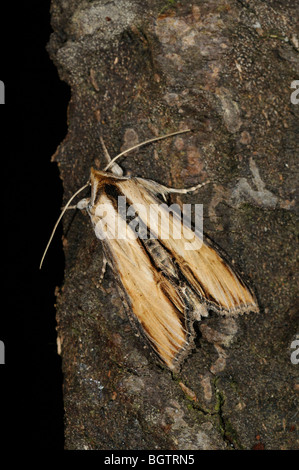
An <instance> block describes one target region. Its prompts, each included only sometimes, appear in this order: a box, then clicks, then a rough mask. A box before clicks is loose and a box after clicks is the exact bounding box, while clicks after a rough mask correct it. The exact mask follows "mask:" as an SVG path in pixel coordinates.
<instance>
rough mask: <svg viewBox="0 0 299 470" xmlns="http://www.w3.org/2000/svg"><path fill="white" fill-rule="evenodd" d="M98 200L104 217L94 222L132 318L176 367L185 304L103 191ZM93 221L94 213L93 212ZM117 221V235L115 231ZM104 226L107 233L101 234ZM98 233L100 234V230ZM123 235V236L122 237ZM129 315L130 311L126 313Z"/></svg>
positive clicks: (184, 332) (183, 330) (183, 337)
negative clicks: (104, 213) (154, 264)
mask: <svg viewBox="0 0 299 470" xmlns="http://www.w3.org/2000/svg"><path fill="white" fill-rule="evenodd" d="M99 203H100V205H101V206H102V207H103V204H105V205H106V206H105V207H106V209H105V210H106V215H107V216H106V217H105V220H103V219H102V220H101V223H99V221H97V222H96V223H94V225H95V232H96V235H97V236H98V238H101V239H103V243H104V246H105V249H106V250H107V251H108V256H107V257H108V258H109V259H110V261H111V264H113V270H116V271H117V274H118V276H119V280H120V281H121V284H122V287H123V291H124V294H125V296H126V300H127V302H128V304H129V307H130V309H129V310H131V312H132V313H133V317H132V316H131V319H133V321H134V322H135V323H136V322H137V324H138V326H139V328H140V330H141V331H142V332H143V333H144V334H145V336H146V337H147V339H148V341H149V342H150V344H151V346H152V347H153V349H154V350H155V351H156V352H157V354H158V355H159V356H160V357H161V359H162V360H163V361H164V362H165V363H166V365H167V366H168V367H169V368H170V369H175V367H176V361H177V359H178V356H179V355H180V353H181V352H182V351H183V350H184V348H186V347H187V346H188V339H189V333H188V331H187V328H188V327H187V325H186V314H185V308H186V307H185V305H184V302H183V300H182V298H181V297H180V294H179V293H178V291H177V289H176V288H175V286H174V285H172V283H171V282H170V280H169V279H166V278H165V277H164V276H163V275H162V274H161V273H160V272H158V270H156V269H155V268H154V267H153V265H152V263H151V260H150V258H149V256H148V254H147V252H146V250H145V249H144V247H143V245H142V243H141V241H140V240H139V239H138V238H135V236H134V234H133V231H132V229H130V227H128V225H127V223H126V221H125V220H124V219H123V218H122V217H121V216H120V215H119V214H118V211H117V210H116V208H115V207H114V205H113V204H112V202H111V200H110V199H109V197H107V196H106V195H105V193H103V194H102V195H101V196H100V198H99ZM94 217H95V219H94V222H95V220H96V214H95V216H94ZM115 222H116V223H117V232H118V233H117V235H121V237H119V236H115V233H113V231H114V230H115V225H114V224H115ZM103 229H104V230H105V233H106V234H107V235H106V237H103V232H102V231H103ZM100 232H101V233H100ZM124 235H125V236H124ZM129 315H130V313H129Z"/></svg>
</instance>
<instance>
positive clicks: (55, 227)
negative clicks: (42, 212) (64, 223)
mask: <svg viewBox="0 0 299 470" xmlns="http://www.w3.org/2000/svg"><path fill="white" fill-rule="evenodd" d="M88 186H89V182H88V183H86V184H85V185H84V186H82V188H80V189H78V191H76V192H75V193H74V194H73V195H72V196H71V197H70V199H69V200H68V202H67V203H66V205H65V206H64V208H63V209H62V211H61V214H60V216H59V217H58V219H57V221H56V224H55V225H54V228H53V230H52V233H51V236H50V238H49V241H48V243H47V246H46V248H45V251H44V253H43V256H42V259H41V262H40V265H39V269H41V267H42V265H43V262H44V259H45V256H46V254H47V251H48V248H49V246H50V244H51V241H52V239H53V237H54V234H55V232H56V229H57V227H58V224H59V222H60V221H61V219H62V217H63V216H64V214H65V212H66V210H67V209H68V208H69V205H70V204H71V202H72V200H73V199H74V198H75V197H76V196H77V195H78V194H79V193H81V191H83V189H85V188H87V187H88ZM72 208H73V207H72Z"/></svg>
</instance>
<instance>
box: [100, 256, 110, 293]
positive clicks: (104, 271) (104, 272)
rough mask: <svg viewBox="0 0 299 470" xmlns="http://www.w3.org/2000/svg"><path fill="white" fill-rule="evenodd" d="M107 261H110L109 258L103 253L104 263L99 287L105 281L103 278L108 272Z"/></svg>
mask: <svg viewBox="0 0 299 470" xmlns="http://www.w3.org/2000/svg"><path fill="white" fill-rule="evenodd" d="M107 263H108V260H107V258H106V256H105V255H103V265H102V271H101V274H100V278H99V281H98V284H97V287H100V285H101V284H102V282H103V279H104V277H105V274H106V269H107Z"/></svg>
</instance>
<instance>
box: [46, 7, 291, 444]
mask: <svg viewBox="0 0 299 470" xmlns="http://www.w3.org/2000/svg"><path fill="white" fill-rule="evenodd" d="M295 4H296V2H294V1H288V0H284V1H282V0H281V1H279V0H276V1H275V0H269V1H268V2H264V1H262V0H251V1H249V0H247V1H246V0H239V1H237V0H220V1H219V0H208V1H200V0H193V1H192V2H189V1H188V2H187V1H185V0H182V1H181V2H176V1H175V0H172V1H170V0H164V1H162V0H151V1H144V0H142V1H141V0H139V1H138V0H118V1H106V0H102V1H87V0H52V6H51V15H52V27H53V31H54V32H53V34H52V36H51V38H50V42H49V45H48V50H49V53H50V56H51V58H52V60H53V61H54V63H55V64H56V66H57V68H58V71H59V74H60V76H61V79H62V80H65V81H66V82H67V83H68V84H69V85H70V87H71V91H72V97H71V101H70V104H69V110H68V121H69V122H68V125H69V129H68V134H67V136H66V138H65V140H64V141H63V142H62V143H61V144H60V145H59V147H58V149H57V152H56V154H55V155H54V157H53V161H55V162H57V163H58V166H59V169H60V175H61V179H62V181H63V185H64V189H65V201H66V200H67V199H68V198H69V197H70V195H71V194H72V193H73V192H74V191H75V190H77V189H78V188H79V187H80V186H82V185H83V184H85V182H86V181H87V180H88V177H89V170H90V167H91V166H92V165H93V166H95V167H96V168H103V165H104V159H103V157H102V151H101V148H100V142H99V136H100V133H101V132H102V134H103V137H104V140H105V143H106V145H107V147H108V149H109V152H110V154H111V155H112V156H114V155H116V154H117V153H119V151H120V149H122V148H124V145H126V146H130V145H132V144H134V143H136V141H139V142H141V141H143V140H146V139H148V138H151V137H154V136H156V135H162V134H166V133H168V132H172V131H175V130H178V129H183V128H185V127H191V128H193V129H195V132H194V133H193V134H189V135H188V134H186V135H181V136H178V137H176V138H174V139H170V140H167V141H162V142H161V143H157V144H155V145H154V146H149V147H145V148H143V149H140V150H139V151H138V152H135V153H133V154H132V155H130V157H128V158H127V159H124V160H123V161H122V162H121V166H122V167H123V168H124V169H125V171H126V173H127V174H128V173H129V174H130V173H131V174H135V175H138V176H143V177H146V178H151V179H153V180H156V181H158V182H160V183H163V184H166V185H169V186H176V187H188V186H189V185H194V184H196V183H198V182H200V181H205V180H207V179H208V178H209V179H210V180H212V182H213V183H212V184H210V185H206V186H205V187H204V188H203V189H202V190H201V191H200V192H199V193H197V194H192V195H189V196H185V197H184V198H180V200H181V201H184V202H185V203H187V202H188V203H203V204H204V215H205V218H204V230H205V232H206V233H208V234H209V235H210V237H211V238H213V239H214V240H215V242H217V243H218V244H219V245H220V246H221V247H222V248H223V249H224V250H225V251H226V252H227V253H228V255H229V257H230V258H231V259H232V260H233V261H234V262H235V263H236V265H237V266H239V267H240V268H241V269H240V270H241V272H243V273H244V275H245V278H247V279H248V280H249V283H250V285H251V286H252V287H253V288H254V289H255V291H256V294H257V296H258V299H259V304H260V308H261V312H260V313H259V314H249V315H246V316H244V317H242V318H238V319H224V318H221V317H219V316H217V315H215V314H212V315H211V316H210V317H208V318H207V319H205V320H204V321H202V322H201V323H200V324H199V325H198V340H197V348H196V349H195V350H194V351H193V353H192V354H191V355H190V356H189V357H188V358H187V359H186V360H185V362H184V364H183V366H182V370H181V372H180V374H178V375H173V374H171V372H170V371H169V370H167V369H166V368H165V369H164V368H163V367H161V366H160V365H159V364H158V362H157V360H156V358H155V357H153V356H152V354H151V353H150V351H149V349H148V348H147V347H146V346H145V345H144V343H143V342H142V340H141V338H140V337H138V336H136V331H134V330H133V329H132V327H131V325H130V323H129V320H128V318H127V315H126V313H125V311H124V308H123V305H122V302H121V300H120V297H119V295H118V291H117V287H116V283H115V280H114V279H113V273H112V272H111V270H110V269H108V272H107V273H106V276H105V278H104V280H103V282H102V285H101V286H100V287H99V286H98V280H99V277H100V273H101V269H102V250H101V244H100V242H99V241H98V240H96V238H95V236H94V233H93V230H92V227H91V224H90V220H89V217H88V216H87V215H85V214H84V213H81V212H80V211H76V212H71V211H69V213H68V214H67V215H66V217H65V221H64V230H65V232H64V233H65V235H64V247H65V256H66V268H65V282H64V285H63V287H62V288H61V289H60V292H59V294H58V296H57V306H58V309H57V322H58V327H57V330H58V339H59V342H60V343H61V345H62V346H61V347H62V352H61V354H62V360H63V374H64V405H65V446H66V448H67V449H192V450H195V449H231V448H235V449H262V448H265V449H291V448H297V447H298V440H296V439H297V436H296V415H297V412H298V387H299V385H298V380H297V383H296V374H297V376H298V367H299V366H298V365H296V364H293V363H292V362H291V359H290V356H291V352H292V350H291V343H292V341H293V340H294V339H296V333H297V332H298V316H297V312H296V301H295V293H296V289H295V274H296V270H295V259H296V256H295V255H296V249H297V248H296V238H295V236H296V204H295V196H296V195H295V188H296V177H297V176H296V169H295V163H296V147H297V150H298V131H299V129H298V122H299V104H298V105H295V104H292V103H291V100H290V95H291V93H292V91H294V90H292V88H291V83H292V81H293V80H296V78H297V79H298V78H299V62H298V29H297V31H296V27H297V26H298V24H297V25H296V20H297V19H298V9H297V10H296V8H295Z"/></svg>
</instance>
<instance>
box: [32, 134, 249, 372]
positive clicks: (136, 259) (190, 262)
mask: <svg viewBox="0 0 299 470" xmlns="http://www.w3.org/2000/svg"><path fill="white" fill-rule="evenodd" d="M188 131H189V129H187V130H184V131H179V132H175V133H173V134H168V135H166V136H162V137H159V138H155V139H150V140H148V141H146V142H143V143H142V144H138V145H136V146H135V147H133V148H131V149H128V150H126V151H125V152H122V153H121V154H119V155H118V156H117V157H115V158H114V159H113V160H111V159H110V157H109V154H108V152H107V150H106V147H105V145H104V143H103V141H102V139H101V142H102V145H103V148H104V153H105V156H106V158H107V160H108V162H109V163H108V165H107V166H106V168H105V169H104V170H103V171H99V170H96V169H94V168H91V173H90V180H89V182H88V183H87V184H86V185H84V186H83V187H82V188H80V189H79V190H78V191H77V192H76V193H75V194H74V195H73V196H72V198H71V199H70V200H69V201H68V203H67V205H66V206H65V208H64V210H63V212H62V213H61V216H60V218H59V219H58V221H57V223H56V225H55V227H54V230H53V232H52V235H51V237H50V240H49V243H50V241H51V239H52V236H53V234H54V231H55V229H56V226H57V225H58V223H59V220H60V219H61V217H62V215H63V214H64V212H65V210H66V209H67V208H69V207H71V206H70V203H71V201H72V200H73V199H74V198H75V197H76V196H77V194H78V193H79V192H80V191H82V190H83V189H85V188H86V187H87V186H89V185H90V190H91V193H90V197H88V198H84V199H82V200H81V201H79V202H78V203H77V204H76V205H75V206H72V207H73V208H78V209H81V210H86V211H87V213H88V214H89V216H90V219H91V223H92V226H93V229H94V232H95V235H96V237H97V238H99V239H100V240H101V242H102V244H103V251H104V255H105V259H106V260H107V261H106V262H108V264H109V265H110V267H111V268H112V270H113V272H114V275H115V278H116V280H117V282H118V285H119V287H120V289H121V292H122V297H123V299H124V303H125V306H126V307H127V311H128V316H129V319H130V320H131V321H132V322H133V323H134V324H135V325H136V326H137V328H138V329H139V331H140V332H141V334H142V336H143V337H144V338H145V339H146V341H147V343H148V344H149V345H150V346H151V348H152V350H153V351H154V352H155V353H156V354H157V355H158V357H159V358H160V359H161V361H162V362H163V363H164V364H165V365H166V366H167V367H168V368H169V369H171V370H173V371H175V370H178V368H179V367H180V364H181V362H182V360H183V359H184V357H185V356H186V355H187V354H188V352H189V351H190V349H191V348H193V347H194V338H195V332H194V327H193V324H194V322H195V321H200V320H201V318H202V317H206V316H208V314H209V311H210V310H212V311H215V312H217V313H219V314H221V315H225V316H236V315H239V314H243V313H246V312H250V311H253V312H257V311H258V304H257V301H256V298H255V296H254V294H253V292H252V291H251V290H250V289H249V287H248V286H247V285H246V283H245V282H244V281H243V280H242V279H241V277H240V275H239V274H238V273H237V272H236V270H235V269H234V268H233V267H232V266H231V264H230V263H229V262H228V261H226V260H225V259H224V257H223V255H222V254H221V253H220V250H219V249H218V248H217V247H216V246H215V245H214V243H213V242H212V241H211V240H210V239H208V238H205V239H204V240H202V239H201V237H199V235H198V234H197V233H196V231H194V230H192V228H190V226H189V225H187V224H186V223H185V222H184V220H182V219H181V218H180V217H178V215H177V214H176V213H175V212H173V211H169V210H168V206H167V205H166V204H165V203H161V200H160V199H159V197H162V199H164V200H165V199H166V197H167V196H168V195H169V194H171V193H181V194H186V193H188V192H191V191H195V190H197V189H199V188H200V187H201V186H202V185H197V186H195V187H192V188H187V189H174V188H168V187H166V186H163V185H161V184H159V183H157V182H155V181H152V180H149V179H144V178H139V177H133V176H132V177H131V176H123V172H122V170H121V168H120V167H119V165H118V164H117V163H115V161H116V160H117V159H118V158H120V157H121V156H122V155H124V154H125V153H128V152H129V151H131V150H133V149H135V148H137V147H140V146H141V145H145V144H147V143H149V142H152V141H156V140H159V139H161V138H166V137H170V136H172V135H176V134H179V133H182V132H188ZM109 168H110V171H108V169H109ZM120 200H121V201H123V202H124V206H123V209H126V210H122V211H120V210H119V204H118V203H119V201H120ZM133 216H134V218H132V217H133ZM153 220H154V222H153ZM166 220H167V224H168V225H169V227H168V228H169V229H170V230H168V231H167V230H166V222H165V221H166ZM133 221H134V224H135V225H132V222H133ZM136 221H137V225H138V229H139V231H138V234H137V235H136V231H135V230H134V228H136ZM165 232H166V234H167V236H163V235H165ZM177 234H180V235H181V236H180V237H178V236H177ZM191 239H192V242H190V240H191ZM49 243H48V245H47V248H46V250H45V252H46V251H47V249H48V246H49ZM190 243H192V249H190ZM44 256H45V253H44ZM44 256H43V258H44ZM43 258H42V262H43ZM42 262H41V264H42Z"/></svg>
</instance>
